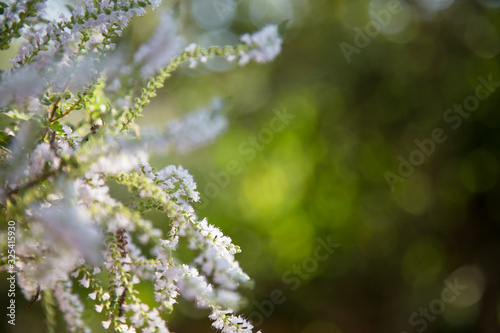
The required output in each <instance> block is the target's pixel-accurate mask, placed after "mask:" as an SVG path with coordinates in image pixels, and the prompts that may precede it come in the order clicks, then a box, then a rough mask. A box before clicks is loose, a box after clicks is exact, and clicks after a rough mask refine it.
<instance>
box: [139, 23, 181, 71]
mask: <svg viewBox="0 0 500 333" xmlns="http://www.w3.org/2000/svg"><path fill="white" fill-rule="evenodd" d="M184 44H185V41H184V38H182V37H181V36H179V35H178V34H177V26H176V24H175V21H174V18H173V17H172V16H171V15H170V14H163V15H161V17H160V24H159V25H158V27H157V28H156V32H155V33H154V35H153V36H152V37H151V39H150V40H149V41H148V42H147V43H144V44H142V45H141V47H140V48H139V50H137V52H136V53H135V55H134V61H135V62H136V63H140V64H142V73H141V75H142V77H143V78H146V77H149V76H152V75H154V74H155V73H156V71H157V70H158V69H159V68H162V67H165V66H166V65H167V64H168V62H169V61H170V59H172V58H174V57H176V56H178V55H179V54H180V52H181V51H182V48H183V46H184Z"/></svg>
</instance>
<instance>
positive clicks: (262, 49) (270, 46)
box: [239, 24, 283, 66]
mask: <svg viewBox="0 0 500 333" xmlns="http://www.w3.org/2000/svg"><path fill="white" fill-rule="evenodd" d="M241 41H242V42H243V43H245V44H246V45H248V47H249V48H250V50H249V51H248V53H244V52H240V54H239V55H240V62H239V64H240V65H241V66H243V65H245V64H246V63H248V62H249V61H250V60H254V61H256V62H258V63H265V62H269V61H271V60H274V58H276V56H277V55H278V54H279V53H280V52H281V43H282V42H283V41H282V39H281V38H280V36H279V33H278V26H277V25H275V24H271V25H267V26H265V27H264V28H263V29H262V30H260V31H258V32H256V33H254V34H252V35H250V34H244V35H243V36H241Z"/></svg>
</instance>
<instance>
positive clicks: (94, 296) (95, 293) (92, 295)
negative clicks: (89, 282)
mask: <svg viewBox="0 0 500 333" xmlns="http://www.w3.org/2000/svg"><path fill="white" fill-rule="evenodd" d="M96 296H97V290H96V291H94V292H93V293H90V294H89V298H90V299H91V300H95V298H96Z"/></svg>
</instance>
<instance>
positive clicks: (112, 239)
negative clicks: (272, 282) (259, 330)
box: [0, 0, 282, 333]
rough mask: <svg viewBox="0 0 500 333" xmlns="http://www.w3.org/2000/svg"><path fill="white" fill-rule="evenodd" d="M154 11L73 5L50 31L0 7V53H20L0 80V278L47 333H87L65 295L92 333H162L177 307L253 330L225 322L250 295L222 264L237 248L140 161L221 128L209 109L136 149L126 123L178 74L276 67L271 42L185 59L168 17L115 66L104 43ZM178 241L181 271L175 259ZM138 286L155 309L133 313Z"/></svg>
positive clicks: (37, 0) (17, 10)
mask: <svg viewBox="0 0 500 333" xmlns="http://www.w3.org/2000/svg"><path fill="white" fill-rule="evenodd" d="M158 5H159V1H157V0H152V1H149V0H138V1H137V0H132V1H124V0H116V1H110V0H103V1H95V0H84V1H77V2H76V4H75V7H74V8H72V10H71V14H70V15H69V16H68V15H64V14H61V16H60V17H59V18H58V19H56V20H51V19H48V18H46V17H45V16H44V13H43V10H44V1H41V0H21V1H12V0H6V2H0V11H3V14H4V15H3V16H0V26H2V27H3V30H2V31H0V49H6V48H8V47H9V45H11V41H12V40H13V39H14V38H18V37H21V36H22V37H23V39H24V43H23V44H22V45H21V46H20V48H19V50H18V53H17V55H16V56H15V57H14V58H13V59H11V62H12V64H13V66H14V67H13V68H12V69H11V70H10V71H7V72H5V73H2V74H0V76H1V77H0V79H1V80H0V81H1V84H0V112H2V114H4V115H6V116H8V117H9V118H10V120H11V123H10V124H9V126H10V127H6V128H4V129H3V130H1V131H0V170H1V172H0V182H1V186H0V208H1V209H2V210H3V211H4V212H5V215H6V216H8V217H9V219H12V220H13V221H15V222H16V223H18V225H19V226H22V227H18V228H17V229H16V252H17V253H18V256H17V257H16V258H15V260H13V261H10V260H9V259H5V258H9V257H8V255H9V254H10V252H8V244H7V243H6V241H5V239H7V237H1V238H0V248H1V249H2V253H3V254H5V258H2V268H1V269H4V268H5V267H7V265H9V271H12V272H15V276H16V282H17V285H18V286H19V287H20V289H21V291H22V293H23V295H24V297H25V298H26V300H27V302H28V303H29V302H31V303H30V306H33V307H35V306H37V304H38V302H39V300H40V297H39V296H40V295H42V297H41V300H42V302H43V307H44V310H45V313H46V316H47V323H48V331H49V332H55V331H56V330H58V328H57V327H56V326H57V325H56V324H57V321H56V314H55V311H56V308H58V309H59V311H61V312H62V313H63V318H64V322H65V325H66V330H68V331H69V332H88V331H90V328H89V327H88V323H86V322H85V320H84V318H83V317H82V313H83V311H84V310H85V305H84V304H85V302H83V300H82V299H81V298H80V297H79V295H78V294H77V293H76V292H75V291H74V290H73V289H74V288H73V286H74V283H75V282H76V281H77V282H78V283H79V284H80V285H81V286H82V287H83V288H85V289H88V291H89V293H88V297H89V298H90V299H91V300H93V301H95V304H94V310H95V311H96V312H99V313H104V314H105V315H106V320H104V321H103V322H102V326H103V327H104V328H105V329H109V328H112V329H114V330H115V331H116V332H127V333H133V332H136V331H138V330H141V331H142V332H158V331H159V332H168V329H167V323H166V320H165V318H164V317H162V313H164V314H169V313H171V312H172V311H174V309H175V304H176V303H177V299H178V297H183V298H185V299H187V300H189V301H193V302H195V304H196V305H197V306H198V307H201V308H209V309H211V311H212V312H211V315H210V318H211V319H212V320H214V322H213V324H212V326H213V327H214V328H216V329H218V330H221V331H222V332H224V333H226V332H245V333H249V332H251V331H252V329H253V326H252V324H251V323H250V322H248V321H247V320H245V319H244V318H242V317H241V316H238V315H236V314H233V313H234V312H233V310H232V309H237V308H238V307H239V306H240V305H241V304H242V303H243V299H242V297H241V295H240V294H239V292H238V290H239V288H241V287H251V286H252V281H251V280H250V278H249V277H248V275H247V274H245V273H244V272H243V270H242V269H241V267H240V266H239V263H238V261H236V259H235V255H236V254H237V253H239V252H240V248H239V247H238V246H237V245H235V244H233V243H232V240H231V238H229V237H228V236H226V235H224V234H223V233H222V231H221V230H220V229H218V228H217V227H215V226H214V225H211V224H209V223H208V221H207V220H206V219H200V218H198V216H197V215H196V214H195V212H194V209H193V207H192V203H193V202H198V201H199V200H200V196H199V193H198V192H197V190H196V183H195V182H194V179H193V177H192V176H191V175H190V174H189V172H188V171H187V170H185V169H184V168H182V166H174V165H169V166H166V167H164V168H162V169H158V170H157V169H155V168H153V167H151V166H150V165H149V163H148V158H149V154H150V153H152V152H157V153H168V152H170V151H171V150H174V149H177V150H179V151H185V150H187V149H192V148H193V147H196V146H199V145H201V144H206V143H207V142H209V141H211V140H214V138H215V137H216V136H217V135H218V134H219V133H220V132H221V131H222V130H224V129H225V127H226V125H227V120H226V119H225V118H224V117H223V116H222V114H221V112H220V110H221V109H222V105H223V104H222V103H220V102H217V101H214V102H213V103H212V106H211V108H202V109H200V110H198V111H196V112H193V113H191V114H189V115H188V116H187V117H185V118H184V119H179V120H176V121H174V122H172V123H170V124H169V125H168V126H167V127H166V128H165V130H164V131H154V130H148V131H145V132H144V133H143V135H140V134H141V133H140V129H139V127H138V126H137V125H135V124H134V120H135V119H136V118H138V117H141V116H142V111H143V109H144V108H145V107H147V105H148V104H149V103H150V100H151V99H152V98H154V97H155V96H156V94H157V90H158V89H161V88H162V87H163V85H164V83H165V80H166V79H167V78H169V77H170V76H171V75H172V73H173V72H175V71H176V70H177V69H179V68H180V66H181V65H182V64H183V63H186V62H187V63H189V67H190V68H195V67H196V66H198V64H199V63H204V62H206V61H207V60H208V59H209V58H213V57H224V58H225V59H226V60H227V61H235V60H237V61H238V64H239V65H245V64H247V63H249V62H250V61H255V62H258V63H265V62H269V61H271V60H273V59H275V58H276V56H277V55H278V54H279V52H280V50H281V42H282V41H281V38H280V36H279V34H278V28H277V26H275V25H270V26H267V27H264V28H263V29H262V30H261V31H258V32H256V33H254V34H251V35H250V34H245V35H243V36H242V37H241V42H242V44H240V45H236V46H223V47H220V46H213V47H209V48H206V49H204V48H201V47H199V46H197V45H195V44H190V45H188V46H187V47H185V43H184V41H185V39H184V37H182V36H180V34H179V33H178V31H177V25H176V21H175V20H174V18H173V16H172V15H171V14H169V13H164V14H162V15H161V22H160V24H159V26H158V29H157V31H156V32H155V33H154V34H153V36H152V38H151V40H149V41H147V42H146V43H144V44H143V45H141V46H140V47H139V49H138V50H137V52H136V53H135V54H134V55H133V56H130V57H128V58H129V59H132V58H133V61H131V62H124V61H123V60H121V59H125V58H127V57H123V58H122V57H119V55H117V52H113V50H114V49H115V45H114V43H113V41H114V40H115V39H116V38H119V37H120V36H121V35H122V31H123V29H124V28H125V27H126V25H127V24H128V22H129V21H130V19H132V17H134V16H138V15H143V14H145V9H144V8H145V7H146V6H151V7H153V9H154V8H156V7H157V6H158ZM34 13H36V15H35V14H34ZM141 87H143V88H142V89H141ZM139 89H141V90H140V93H138V91H139ZM134 97H135V98H134ZM132 101H133V103H132ZM78 110H79V111H80V112H82V113H83V114H82V115H81V117H79V118H80V119H81V120H80V121H79V122H72V121H71V117H67V116H68V115H69V114H72V113H73V112H75V111H78ZM75 113H76V112H75ZM132 128H133V129H134V131H135V135H131V133H130V132H131V129H132ZM110 183H116V184H118V185H121V186H125V187H126V188H127V191H128V193H129V198H128V200H125V201H122V200H119V199H118V198H116V197H114V196H113V195H112V194H111V193H110V189H109V187H108V186H109V184H110ZM150 210H154V211H157V212H160V213H162V214H163V216H164V220H165V225H164V226H163V229H165V230H166V232H165V233H164V232H163V231H162V230H161V229H158V228H155V227H154V226H153V224H152V222H151V221H148V220H146V219H145V218H144V213H145V212H147V211H150ZM9 223H10V222H9ZM11 232H12V231H11ZM5 233H6V231H5V230H0V234H2V235H4V234H5ZM181 239H184V240H185V241H186V244H187V246H188V248H189V250H191V251H192V252H193V254H194V259H193V260H187V261H186V260H182V259H181V257H180V256H179V255H178V251H177V250H178V247H179V242H180V241H181ZM138 244H140V246H139V245H138ZM3 249H5V250H3ZM19 254H22V255H19ZM101 273H102V274H101ZM103 276H104V277H105V276H107V279H106V278H104V279H103V278H102V277H103ZM103 280H104V281H106V282H104V281H103ZM139 282H146V283H150V285H151V288H153V290H154V296H155V302H157V306H155V307H150V306H148V305H147V304H146V303H145V302H144V300H143V299H142V298H141V295H140V294H139V291H138V288H136V286H135V285H136V284H138V283H139ZM160 312H161V313H160Z"/></svg>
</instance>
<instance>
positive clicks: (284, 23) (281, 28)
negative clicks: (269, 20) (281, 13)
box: [278, 19, 290, 37]
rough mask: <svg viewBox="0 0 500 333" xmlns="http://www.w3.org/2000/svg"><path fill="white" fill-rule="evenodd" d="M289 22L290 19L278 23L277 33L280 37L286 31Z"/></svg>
mask: <svg viewBox="0 0 500 333" xmlns="http://www.w3.org/2000/svg"><path fill="white" fill-rule="evenodd" d="M289 23H290V19H287V20H284V21H282V22H281V23H280V24H279V25H278V33H279V34H280V36H281V37H283V36H285V33H286V31H287V30H288V24H289Z"/></svg>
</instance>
